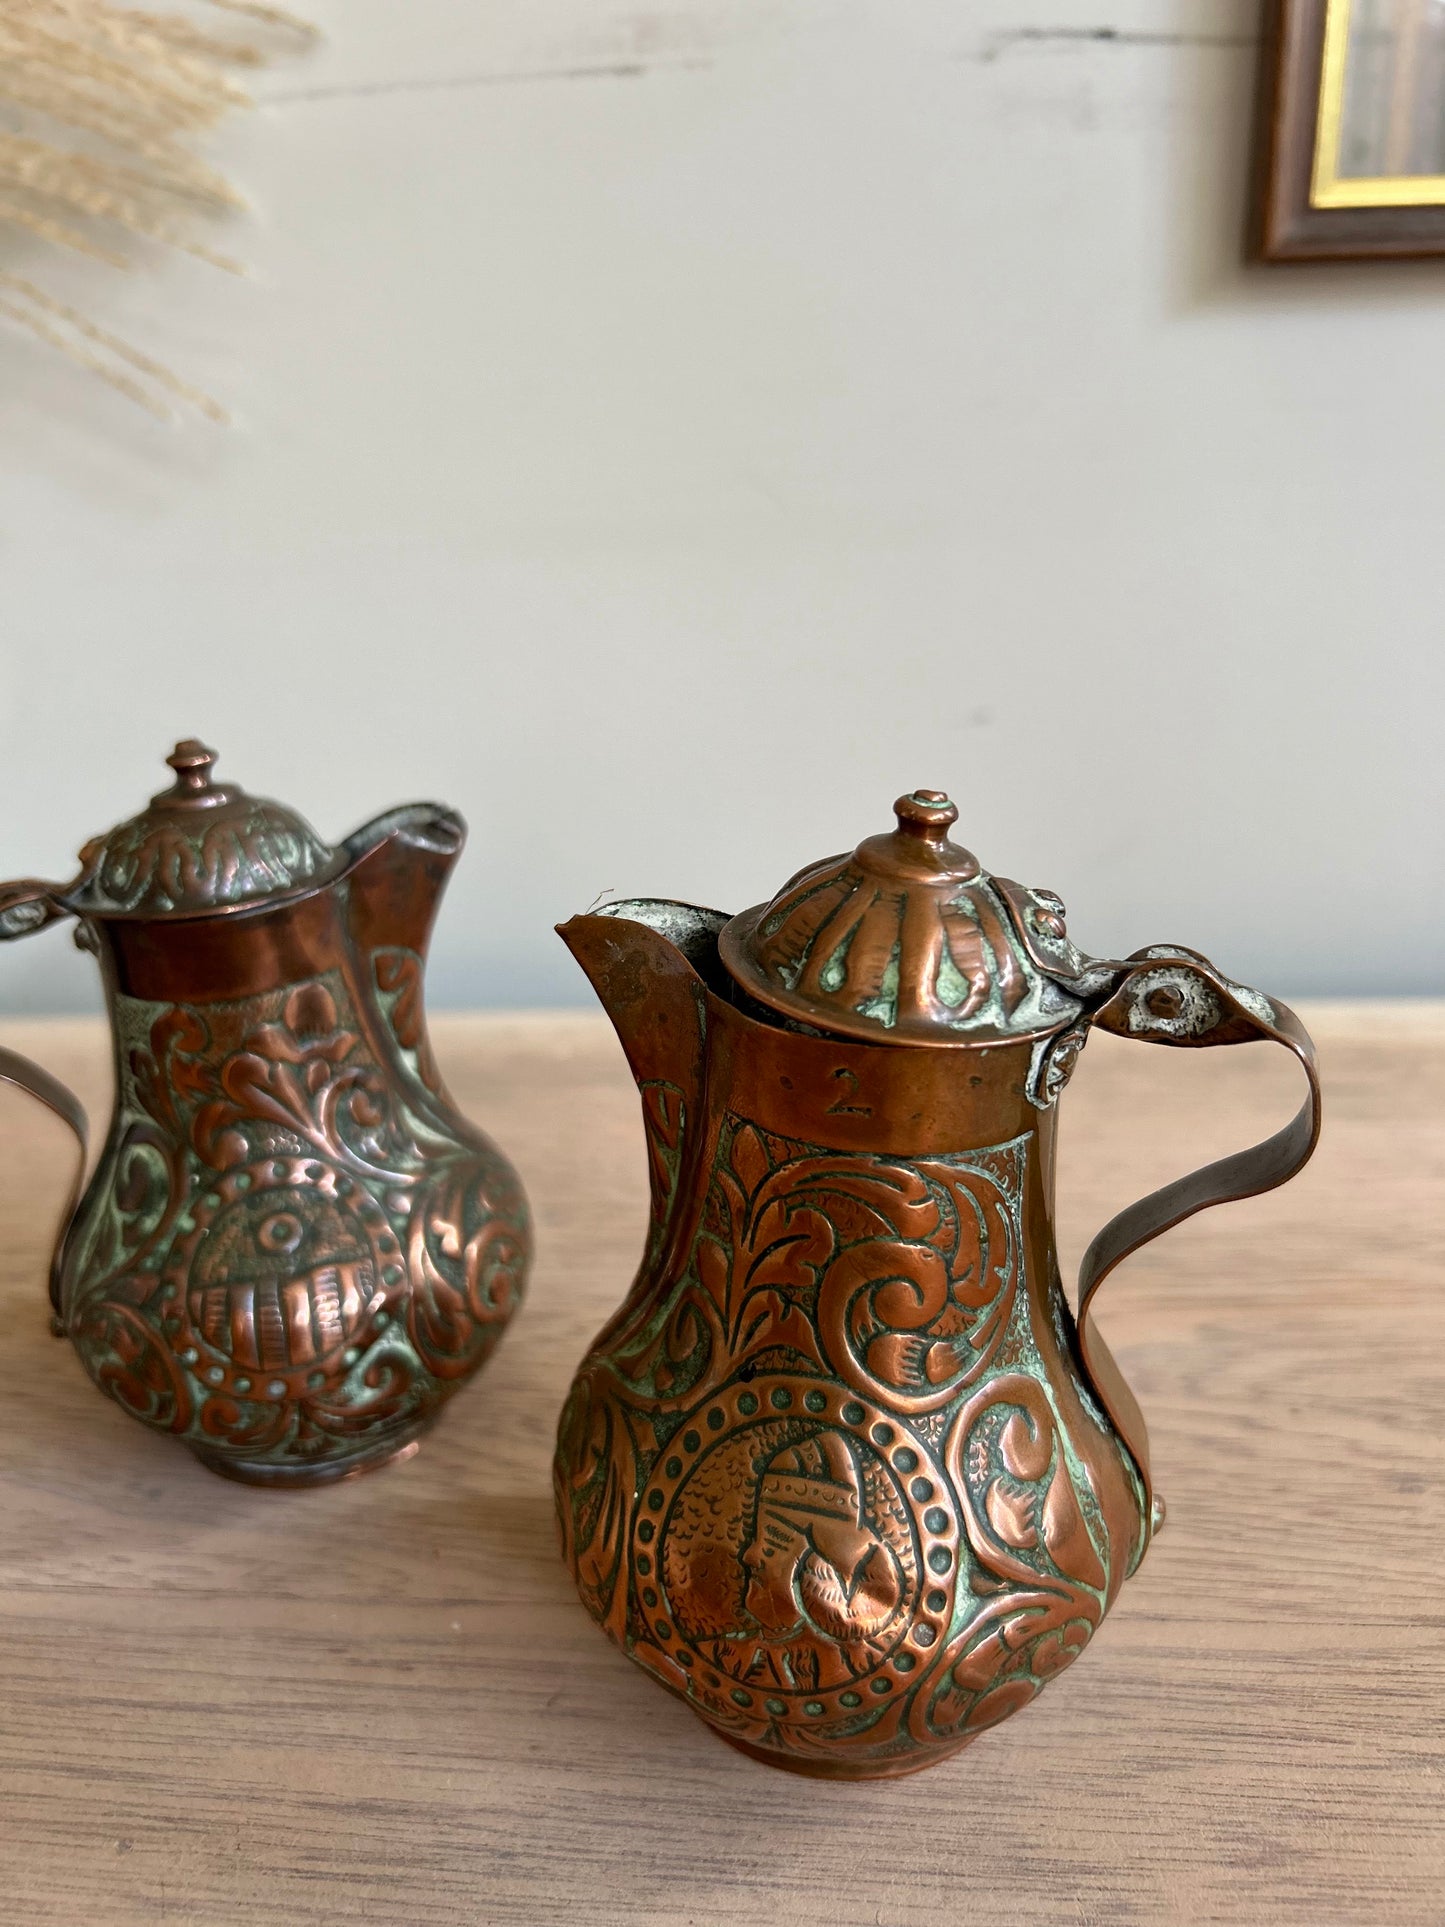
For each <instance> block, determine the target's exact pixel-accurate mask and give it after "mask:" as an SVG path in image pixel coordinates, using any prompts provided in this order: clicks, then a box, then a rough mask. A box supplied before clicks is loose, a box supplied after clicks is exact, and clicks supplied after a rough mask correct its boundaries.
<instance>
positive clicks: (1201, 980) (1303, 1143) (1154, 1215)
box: [1078, 944, 1320, 1557]
mask: <svg viewBox="0 0 1445 1927" xmlns="http://www.w3.org/2000/svg"><path fill="white" fill-rule="evenodd" d="M1128 962H1129V964H1130V965H1132V966H1134V968H1132V969H1130V970H1129V974H1128V975H1127V976H1126V977H1125V978H1124V979H1123V981H1122V982H1121V983H1119V984H1118V986H1117V987H1116V989H1115V990H1114V993H1113V995H1112V996H1110V997H1109V999H1108V1000H1107V1002H1105V1003H1103V1004H1102V1005H1100V1006H1099V1008H1098V1009H1096V1010H1095V1011H1094V1012H1093V1013H1092V1015H1091V1019H1090V1021H1091V1022H1092V1023H1094V1024H1096V1025H1097V1026H1098V1027H1099V1028H1100V1029H1101V1030H1111V1031H1114V1032H1115V1033H1116V1034H1117V1035H1119V1036H1121V1037H1137V1038H1139V1039H1141V1040H1142V1041H1143V1042H1145V1043H1151V1044H1172V1045H1175V1046H1184V1047H1199V1046H1205V1045H1211V1044H1248V1043H1254V1042H1257V1041H1259V1040H1260V1039H1265V1040H1268V1041H1269V1042H1271V1043H1275V1044H1283V1045H1284V1046H1285V1047H1286V1049H1288V1050H1292V1051H1293V1052H1294V1054H1295V1056H1296V1057H1297V1058H1298V1059H1299V1061H1300V1063H1301V1064H1302V1065H1303V1066H1304V1071H1305V1076H1306V1077H1307V1078H1308V1079H1309V1091H1308V1094H1307V1096H1306V1098H1305V1101H1304V1103H1303V1105H1302V1106H1301V1107H1300V1110H1299V1111H1298V1113H1297V1114H1296V1115H1295V1116H1294V1117H1293V1118H1292V1119H1291V1121H1290V1122H1289V1123H1288V1124H1286V1125H1285V1127H1284V1129H1283V1130H1282V1131H1277V1132H1276V1133H1275V1134H1274V1136H1273V1137H1268V1138H1266V1139H1265V1140H1264V1142H1263V1143H1262V1144H1255V1145H1252V1146H1251V1147H1250V1149H1249V1150H1247V1151H1236V1152H1235V1153H1234V1154H1233V1155H1232V1156H1231V1157H1227V1158H1220V1159H1219V1160H1218V1161H1217V1162H1216V1163H1214V1164H1206V1165H1205V1166H1204V1167H1203V1168H1202V1169H1201V1170H1198V1171H1194V1172H1191V1173H1190V1175H1189V1176H1188V1177H1185V1178H1176V1179H1175V1181H1174V1182H1173V1183H1172V1184H1166V1185H1164V1186H1163V1188H1162V1189H1161V1190H1158V1191H1154V1192H1151V1193H1150V1195H1149V1196H1148V1197H1147V1198H1141V1199H1140V1200H1139V1202H1138V1203H1137V1204H1131V1205H1129V1206H1128V1208H1127V1209H1126V1210H1123V1211H1121V1212H1120V1213H1119V1215H1118V1216H1117V1217H1116V1218H1111V1219H1110V1220H1109V1222H1108V1224H1106V1225H1105V1226H1104V1228H1103V1230H1102V1231H1101V1232H1100V1233H1099V1234H1098V1236H1097V1237H1096V1238H1095V1239H1094V1241H1093V1243H1092V1244H1091V1245H1090V1246H1089V1248H1088V1250H1087V1251H1086V1252H1085V1253H1084V1262H1083V1264H1082V1265H1081V1266H1080V1267H1079V1311H1078V1332H1079V1349H1080V1351H1081V1353H1082V1354H1083V1361H1084V1367H1085V1370H1086V1371H1087V1372H1088V1375H1089V1378H1090V1380H1091V1382H1092V1384H1093V1386H1094V1389H1095V1391H1096V1392H1097V1393H1098V1396H1099V1399H1100V1401H1101V1403H1102V1404H1103V1406H1104V1408H1105V1410H1106V1411H1107V1412H1108V1414H1109V1417H1110V1419H1111V1420H1112V1421H1113V1424H1114V1429H1115V1430H1116V1431H1117V1432H1118V1434H1119V1436H1120V1438H1121V1439H1122V1440H1123V1441H1124V1444H1125V1445H1126V1446H1127V1447H1128V1448H1129V1452H1130V1454H1131V1455H1132V1457H1133V1459H1134V1462H1135V1464H1136V1465H1137V1466H1138V1468H1139V1476H1140V1478H1141V1479H1142V1480H1143V1482H1144V1501H1145V1503H1144V1512H1145V1533H1146V1538H1145V1541H1144V1546H1143V1547H1141V1548H1140V1557H1142V1556H1143V1552H1144V1550H1145V1549H1147V1546H1148V1542H1149V1538H1150V1537H1152V1536H1153V1532H1154V1527H1155V1521H1154V1517H1153V1510H1154V1484H1153V1479H1152V1476H1151V1473H1150V1469H1149V1433H1148V1429H1147V1427H1146V1426H1145V1424H1144V1415H1143V1413H1142V1412H1141V1411H1140V1410H1139V1406H1138V1404H1137V1402H1136V1401H1135V1398H1134V1394H1133V1393H1132V1392H1131V1391H1130V1390H1129V1387H1128V1386H1127V1385H1126V1384H1125V1382H1124V1379H1123V1376H1122V1374H1121V1373H1120V1371H1119V1368H1118V1366H1117V1365H1116V1364H1115V1363H1114V1360H1113V1358H1112V1357H1111V1356H1110V1353H1109V1348H1108V1346H1107V1345H1106V1344H1105V1343H1104V1341H1103V1339H1102V1338H1101V1337H1100V1336H1099V1334H1098V1332H1097V1331H1096V1330H1095V1329H1094V1326H1093V1324H1092V1322H1091V1318H1090V1314H1091V1312H1092V1309H1093V1301H1094V1297H1095V1294H1096V1293H1097V1292H1098V1289H1099V1287H1100V1285H1101V1284H1102V1283H1103V1282H1104V1280H1105V1279H1106V1278H1107V1277H1108V1275H1109V1273H1110V1272H1111V1271H1112V1270H1113V1269H1114V1267H1115V1266H1116V1265H1117V1264H1119V1263H1120V1262H1121V1260H1123V1259H1125V1258H1127V1257H1128V1256H1129V1254H1130V1253H1131V1252H1133V1251H1137V1250H1138V1249H1139V1247H1140V1246H1141V1245H1146V1244H1148V1243H1149V1242H1150V1240H1151V1239H1153V1238H1157V1237H1158V1236H1159V1234H1160V1233H1161V1232H1163V1231H1168V1230H1170V1229H1171V1228H1172V1227H1173V1226H1174V1225H1176V1224H1182V1223H1183V1221H1184V1220H1185V1219H1186V1218H1192V1217H1193V1216H1194V1214H1195V1212H1196V1211H1207V1210H1208V1209H1209V1207H1210V1205H1214V1204H1228V1203H1230V1202H1231V1201H1232V1200H1233V1199H1235V1198H1251V1197H1254V1196H1256V1195H1257V1194H1258V1193H1259V1192H1261V1191H1272V1190H1274V1189H1275V1187H1276V1186H1277V1185H1281V1184H1284V1183H1285V1182H1286V1181H1287V1180H1288V1179H1290V1178H1292V1177H1293V1176H1294V1175H1295V1173H1296V1172H1297V1171H1298V1170H1299V1169H1300V1168H1301V1166H1303V1165H1304V1164H1305V1163H1306V1162H1307V1161H1308V1159H1309V1156H1310V1154H1311V1152H1312V1151H1313V1150H1314V1148H1315V1145H1316V1144H1317V1143H1318V1142H1319V1135H1320V1082H1319V1075H1318V1073H1317V1071H1316V1068H1315V1047H1314V1045H1313V1043H1312V1042H1311V1041H1310V1037H1309V1033H1308V1032H1307V1031H1306V1029H1305V1027H1304V1025H1303V1024H1302V1023H1301V1022H1300V1020H1299V1018H1298V1017H1296V1016H1295V1014H1294V1012H1293V1011H1292V1010H1291V1009H1289V1007H1288V1006H1287V1005H1285V1004H1280V1003H1276V1002H1274V1001H1273V1000H1272V999H1270V998H1268V997H1264V996H1262V995H1261V994H1260V993H1259V992H1258V991H1257V990H1248V989H1246V988H1245V987H1244V985H1242V984H1235V983H1231V982H1230V981H1229V979H1228V978H1227V977H1222V976H1221V975H1220V974H1219V972H1218V971H1217V970H1216V969H1215V968H1214V966H1213V965H1212V964H1211V963H1210V962H1209V961H1208V959H1207V958H1204V957H1201V956H1200V955H1199V953H1198V952H1197V951H1193V950H1185V949H1183V948H1182V947H1180V946H1178V945H1167V946H1166V945H1162V944H1157V945H1155V946H1153V948H1151V949H1149V950H1144V951H1136V952H1135V953H1134V955H1133V956H1132V957H1130V958H1129V959H1128Z"/></svg>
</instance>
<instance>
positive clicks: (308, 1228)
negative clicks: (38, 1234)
mask: <svg viewBox="0 0 1445 1927" xmlns="http://www.w3.org/2000/svg"><path fill="white" fill-rule="evenodd" d="M167 760H168V762H169V763H170V766H171V768H172V769H173V770H174V771H175V782H174V783H173V785H172V786H171V787H170V788H169V789H167V790H165V791H164V792H162V793H161V794H160V795H158V796H156V797H155V798H154V799H153V800H152V802H151V804H150V807H149V808H148V809H146V810H145V811H143V812H142V813H141V815H139V816H137V817H135V818H133V819H132V820H131V821H129V822H127V823H123V824H121V825H120V826H119V827H118V828H117V829H114V830H112V831H111V832H110V833H109V835H107V836H104V837H100V838H97V839H96V840H95V841H94V842H91V843H88V844H87V845H86V846H85V848H84V849H83V850H82V851H81V854H80V866H81V867H80V873H79V875H78V876H77V877H76V878H75V879H74V881H73V882H71V883H68V884H64V885H61V884H52V883H41V882H36V881H33V880H27V881H23V882H18V883H11V884H6V885H3V886H0V938H11V937H19V936H25V935H28V934H29V933H30V932H32V931H35V930H39V929H41V928H43V927H44V926H45V925H47V924H49V923H52V922H54V921H55V920H56V919H57V918H61V917H73V918H75V919H76V932H75V935H76V941H77V943H79V944H80V945H81V947H82V948H84V949H88V950H91V951H93V952H94V953H95V954H96V956H97V957H98V958H99V960H100V965H101V969H102V971H103V973H104V978H105V986H106V993H107V998H108V1003H109V1010H110V1019H111V1025H112V1029H113V1033H114V1047H115V1072H116V1098H115V1110H114V1115H113V1116H112V1118H111V1123H110V1129H109V1132H108V1133H107V1136H106V1141H105V1145H104V1147H103V1149H102V1150H101V1153H100V1157H99V1160H98V1162H97V1164H96V1167H95V1170H94V1173H93V1174H92V1176H91V1178H90V1180H89V1183H88V1184H87V1185H86V1186H85V1189H84V1195H83V1196H81V1195H79V1192H80V1183H81V1174H80V1173H77V1180H76V1193H75V1194H74V1195H73V1196H72V1199H71V1209H70V1211H69V1212H68V1214H67V1217H66V1221H65V1224H64V1226H63V1228H62V1230H61V1233H60V1237H59V1241H58V1243H57V1245H56V1249H55V1256H54V1260H53V1264H52V1268H51V1303H52V1307H53V1311H54V1320H53V1323H54V1328H55V1330H56V1332H57V1334H58V1335H66V1336H68V1337H69V1338H70V1339H71V1341H72V1343H73V1344H74V1345H75V1348H76V1350H77V1351H78V1352H79V1353H80V1356H81V1359H82V1361H83V1363H84V1365H85V1368H86V1370H87V1371H88V1372H89V1373H90V1375H91V1377H92V1378H93V1379H94V1380H95V1382H96V1384H97V1385H99V1386H100V1388H101V1389H102V1390H103V1391H105V1392H108V1393H109V1394H110V1396H111V1397H112V1398H114V1399H115V1400H117V1402H118V1403H119V1404H121V1405H122V1406H124V1407H125V1409H126V1410H127V1411H129V1412H131V1413H133V1414H134V1415H135V1417H137V1418H138V1419H140V1420H142V1421H143V1422H144V1423H145V1424H147V1425H150V1426H152V1427H154V1428H155V1429H157V1430H158V1431H162V1432H169V1433H173V1434H175V1435H176V1436H178V1437H180V1438H182V1439H184V1440H185V1442H186V1443H187V1444H188V1445H189V1446H190V1447H191V1449H192V1451H193V1452H195V1454H196V1456H197V1457H198V1458H199V1459H201V1461H202V1462H203V1463H204V1464H205V1465H207V1466H209V1467H210V1468H211V1469H212V1470H213V1471H216V1472H221V1473H224V1474H226V1475H227V1476H228V1477H230V1478H236V1479H243V1480H246V1481H249V1482H251V1483H254V1484H258V1485H278V1486H279V1485H292V1486H305V1485H315V1484H320V1483H323V1482H325V1481H328V1480H334V1479H338V1478H343V1477H345V1476H347V1475H348V1474H350V1473H354V1472H360V1471H363V1470H366V1469H367V1468H369V1467H371V1466H375V1465H380V1464H383V1463H385V1462H386V1461H388V1460H391V1459H395V1458H399V1457H403V1456H405V1455H407V1454H408V1453H410V1452H412V1451H414V1450H415V1449H416V1440H417V1435H418V1434H419V1433H420V1432H421V1430H422V1429H423V1427H424V1426H425V1425H426V1424H427V1423H428V1422H429V1421H430V1420H431V1419H433V1418H434V1417H435V1416H436V1414H437V1412H438V1411H439V1410H440V1408H441V1406H442V1405H443V1404H444V1403H445V1401H446V1400H447V1399H448V1398H450V1397H451V1395H452V1394H453V1393H454V1392H455V1391H457V1390H458V1389H459V1388H460V1386H461V1385H463V1384H464V1383H465V1382H466V1380H467V1379H468V1378H469V1377H470V1376H471V1374H472V1373H473V1372H475V1371H476V1370H477V1369H478V1367H479V1366H480V1365H482V1364H483V1363H484V1361H485V1360H486V1359H487V1357H488V1356H489V1354H490V1353H491V1351H492V1348H493V1347H494V1346H495V1344H496V1342H497V1340H498V1338H499V1337H500V1335H501V1333H502V1330H503V1328H504V1326H505V1325H506V1323H507V1321H508V1319H509V1318H510V1317H511V1315H512V1313H513V1311H514V1310H515V1309H516V1306H517V1303H518V1300H519V1298H520V1295H521V1292H522V1288H523V1284H524V1281H525V1277H526V1270H527V1264H528V1258H529V1250H530V1233H529V1228H528V1218H527V1209H526V1204H525V1201H524V1199H523V1196H522V1191H521V1187H520V1185H519V1184H518V1181H517V1178H516V1175H515V1173H514V1172H513V1170H512V1168H511V1166H510V1165H509V1164H508V1163H507V1161H506V1159H505V1158H504V1157H503V1156H502V1154H501V1153H500V1152H499V1151H498V1150H497V1148H496V1147H495V1145H493V1144H492V1143H491V1142H490V1141H489V1140H488V1139H487V1138H486V1137H484V1136H483V1135H482V1133H481V1132H480V1131H478V1130H476V1129H475V1128H474V1127H473V1126H472V1125H470V1124H469V1123H467V1121H466V1120H465V1119H464V1118H462V1117H461V1116H460V1115H459V1114H458V1112H457V1110H456V1108H455V1107H454V1105H453V1104H452V1101H451V1099H450V1097H449V1096H448V1095H447V1092H446V1090H445V1088H444V1087H443V1085H442V1082H441V1079H440V1077H439V1076H438V1074H437V1070H436V1066H435V1064H434V1063H433V1061H432V1056H431V1051H430V1048H429V1046H428V1042H427V1036H426V1028H425V1021H424V1017H423V1010H422V972H423V966H424V960H425V955H426V948H427V941H428V938H429V935H430V932H431V925H432V919H433V917H434V915H435V912H436V908H437V903H438V900H439V898H440V895H441V892H442V889H443V887H444V885H445V883H446V879H447V877H448V875H449V873H450V871H451V868H452V865H453V863H454V862H455V861H456V858H457V856H458V854H459V853H460V851H461V848H462V844H463V841H464V840H465V836H466V829H465V825H464V824H463V822H462V820H461V818H460V817H459V816H458V815H456V813H455V812H454V811H451V810H448V809H444V808H442V807H441V806H440V805H438V804H435V803H417V804H412V805H410V806H408V807H406V808H402V809H395V810H391V811H388V813H387V814H386V815H384V816H381V817H378V818H377V819H376V821H375V822H373V823H369V824H367V825H366V826H365V827H364V828H363V829H360V830H357V831H356V832H355V833H354V834H353V835H352V836H349V837H347V838H346V839H345V841H344V842H342V843H341V844H340V845H338V846H337V847H336V848H335V849H329V848H327V847H326V845H324V844H323V843H321V842H320V841H319V839H318V838H317V836H316V834H315V832H314V831H313V830H312V829H311V828H310V827H309V826H308V825H307V824H306V823H305V822H303V821H302V819H301V818H300V817H299V816H297V815H295V814H294V813H293V812H292V811H290V810H287V809H283V808H282V807H281V806H280V805H279V804H276V803H272V802H267V801H265V800H263V799H261V798H258V797H252V796H249V795H247V794H246V792H245V791H244V790H242V789H240V788H239V787H238V786H236V785H235V784H226V785H222V784H218V783H216V782H213V781H212V777H211V765H212V764H213V762H214V761H215V757H214V754H213V752H212V751H210V750H209V749H207V748H206V747H205V746H204V745H203V744H201V743H198V742H195V741H189V742H184V743H180V744H178V745H177V746H176V750H175V753H174V754H173V755H172V756H170V757H169V758H168V759H167ZM0 1077H3V1078H5V1079H6V1080H8V1081H9V1082H11V1083H14V1084H18V1085H20V1086H21V1087H22V1088H23V1089H26V1090H28V1091H30V1092H31V1093H32V1094H33V1095H35V1096H37V1097H39V1098H40V1099H41V1100H42V1101H43V1102H45V1103H47V1104H49V1105H50V1107H51V1108H52V1109H53V1110H54V1111H56V1112H57V1113H58V1114H59V1115H60V1116H61V1117H63V1118H64V1119H65V1121H66V1122H67V1123H68V1124H69V1125H70V1126H71V1128H72V1129H73V1130H74V1131H75V1132H76V1134H77V1136H78V1138H79V1139H80V1144H81V1163H82V1166H83V1164H84V1153H85V1115H84V1112H83V1111H82V1110H81V1108H80V1105H79V1104H78V1103H77V1101H76V1100H75V1098H74V1097H73V1096H72V1094H71V1093H70V1092H69V1091H67V1090H66V1089H65V1087H64V1086H63V1085H61V1084H59V1083H57V1082H56V1080H55V1079H54V1078H52V1077H50V1076H49V1075H48V1073H46V1072H45V1071H42V1070H40V1069H39V1068H38V1067H37V1066H36V1065H33V1064H30V1063H28V1062H27V1061H26V1060H25V1059H24V1058H20V1057H17V1056H15V1054H14V1053H13V1052H9V1051H6V1052H3V1053H0Z"/></svg>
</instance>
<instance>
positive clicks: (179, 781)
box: [166, 736, 216, 797]
mask: <svg viewBox="0 0 1445 1927" xmlns="http://www.w3.org/2000/svg"><path fill="white" fill-rule="evenodd" d="M215 760H216V752H215V751H214V750H213V749H207V747H206V745H205V744H204V743H203V742H202V741H201V740H200V738H199V737H198V736H187V737H186V739H185V741H184V742H181V743H177V744H176V746H175V748H174V749H173V750H172V751H171V753H170V755H169V756H168V757H167V758H166V762H167V763H168V764H169V765H170V767H171V768H172V769H173V770H174V771H175V773H176V781H175V788H174V789H173V790H172V792H171V794H172V795H173V796H176V797H185V796H201V795H204V794H205V793H206V792H207V791H208V790H209V789H210V787H211V766H212V764H213V763H214V762H215Z"/></svg>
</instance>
